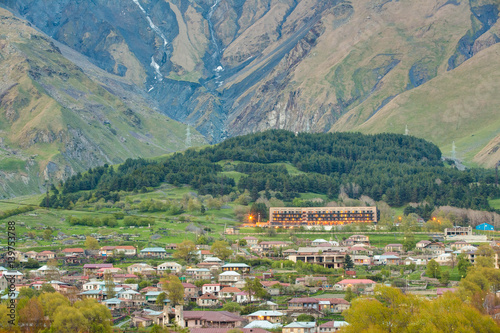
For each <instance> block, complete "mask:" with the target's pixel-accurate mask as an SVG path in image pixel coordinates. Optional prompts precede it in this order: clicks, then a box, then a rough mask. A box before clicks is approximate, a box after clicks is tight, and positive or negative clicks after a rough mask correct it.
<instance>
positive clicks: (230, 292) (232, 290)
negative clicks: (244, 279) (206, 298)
mask: <svg viewBox="0 0 500 333" xmlns="http://www.w3.org/2000/svg"><path fill="white" fill-rule="evenodd" d="M238 293H241V289H239V288H236V287H224V288H222V289H221V290H220V292H219V298H222V299H227V300H233V299H234V298H235V297H236V294H238Z"/></svg>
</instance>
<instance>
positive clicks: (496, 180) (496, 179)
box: [495, 161, 500, 187]
mask: <svg viewBox="0 0 500 333" xmlns="http://www.w3.org/2000/svg"><path fill="white" fill-rule="evenodd" d="M498 165H500V161H498V162H497V164H496V165H495V175H496V178H495V184H496V185H497V187H498Z"/></svg>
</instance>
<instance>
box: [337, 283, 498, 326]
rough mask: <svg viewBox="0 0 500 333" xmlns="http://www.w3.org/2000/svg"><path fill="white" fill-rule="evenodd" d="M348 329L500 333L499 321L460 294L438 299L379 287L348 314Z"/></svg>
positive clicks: (358, 302) (357, 303)
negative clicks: (469, 303) (473, 305)
mask: <svg viewBox="0 0 500 333" xmlns="http://www.w3.org/2000/svg"><path fill="white" fill-rule="evenodd" d="M344 317H345V320H346V321H347V322H348V323H349V325H348V326H346V327H344V328H342V332H345V333H351V332H408V333H417V332H424V331H425V332H450V333H451V332H498V327H497V326H496V324H495V322H494V321H493V320H492V319H491V318H490V317H488V316H485V315H482V314H481V313H479V312H478V311H477V310H476V309H474V308H473V307H471V306H470V305H468V304H466V303H464V302H463V301H462V300H460V299H459V298H458V297H457V296H456V295H453V294H452V293H445V295H443V296H442V297H439V298H437V299H435V300H424V299H423V298H419V297H417V296H414V295H404V294H402V293H401V291H399V290H398V289H395V288H391V287H386V286H377V287H375V295H374V296H370V297H366V298H365V297H360V298H358V299H356V300H354V301H353V302H352V305H351V308H350V309H349V310H346V311H345V312H344Z"/></svg>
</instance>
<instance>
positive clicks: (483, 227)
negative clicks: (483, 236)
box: [476, 223, 495, 231]
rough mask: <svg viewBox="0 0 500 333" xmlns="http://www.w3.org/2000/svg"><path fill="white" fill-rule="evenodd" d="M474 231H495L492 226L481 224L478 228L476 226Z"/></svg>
mask: <svg viewBox="0 0 500 333" xmlns="http://www.w3.org/2000/svg"><path fill="white" fill-rule="evenodd" d="M476 230H486V231H493V230H495V227H494V226H492V225H491V224H489V223H482V224H480V225H478V226H476Z"/></svg>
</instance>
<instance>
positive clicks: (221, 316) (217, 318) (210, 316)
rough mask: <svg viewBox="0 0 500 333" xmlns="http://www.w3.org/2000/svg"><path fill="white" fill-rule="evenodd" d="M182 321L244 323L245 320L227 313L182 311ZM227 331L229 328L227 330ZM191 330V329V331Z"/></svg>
mask: <svg viewBox="0 0 500 333" xmlns="http://www.w3.org/2000/svg"><path fill="white" fill-rule="evenodd" d="M184 319H185V320H189V319H201V320H206V321H213V322H217V323H219V322H236V321H244V320H245V318H243V317H240V316H238V315H235V314H234V313H231V312H228V311H184ZM228 329H229V328H228ZM191 330H193V329H191Z"/></svg>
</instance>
